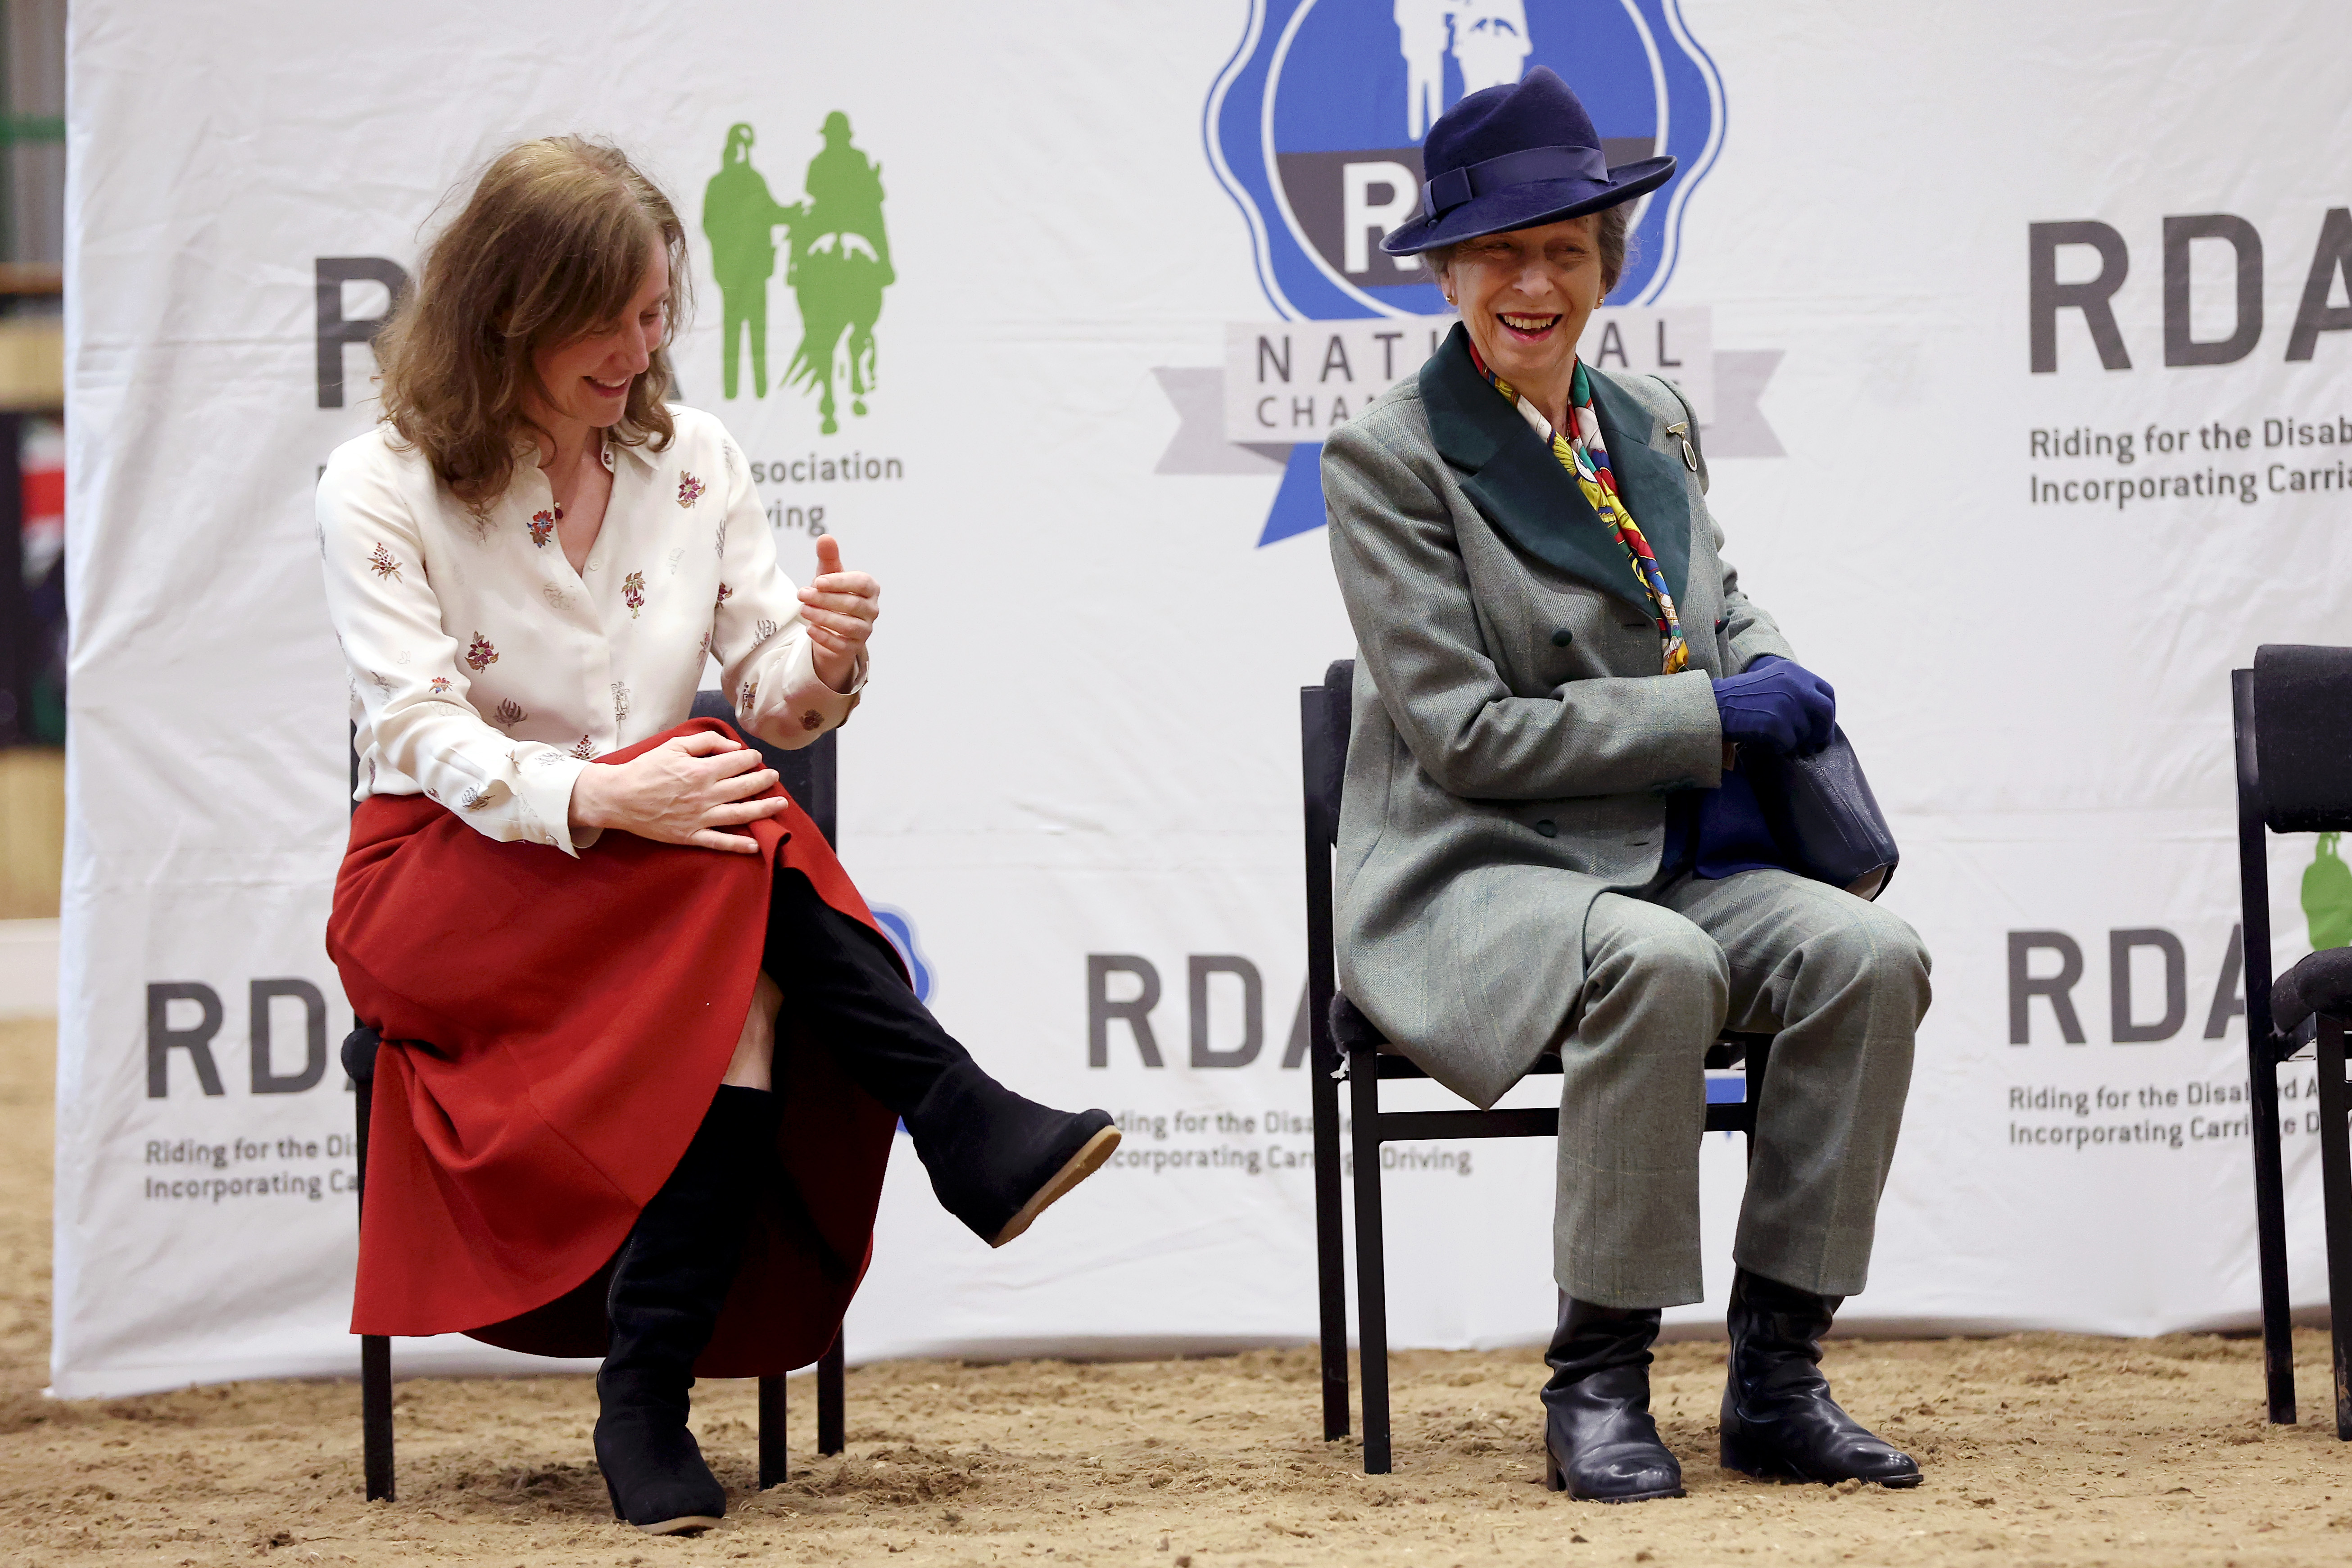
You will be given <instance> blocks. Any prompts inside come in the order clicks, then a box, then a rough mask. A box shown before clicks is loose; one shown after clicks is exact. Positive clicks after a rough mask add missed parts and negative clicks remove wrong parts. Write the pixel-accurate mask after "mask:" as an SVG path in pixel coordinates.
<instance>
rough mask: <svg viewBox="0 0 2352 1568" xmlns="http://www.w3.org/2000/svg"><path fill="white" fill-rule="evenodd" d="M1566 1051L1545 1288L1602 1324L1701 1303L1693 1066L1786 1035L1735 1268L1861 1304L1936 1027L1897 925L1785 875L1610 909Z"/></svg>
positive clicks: (1773, 1067) (1686, 882) (1699, 1106)
mask: <svg viewBox="0 0 2352 1568" xmlns="http://www.w3.org/2000/svg"><path fill="white" fill-rule="evenodd" d="M1584 963H1585V982H1584V990H1583V993H1582V994H1581V997H1580V1002H1581V1012H1580V1017H1579V1021H1578V1025H1577V1029H1576V1032H1575V1034H1574V1035H1573V1036H1571V1037H1570V1038H1569V1039H1568V1041H1567V1042H1566V1043H1565V1044H1563V1045H1562V1046H1561V1047H1560V1051H1559V1054H1560V1063H1561V1066H1562V1068H1563V1069H1564V1071H1563V1074H1562V1080H1561V1084H1560V1113H1559V1202H1558V1205H1557V1207H1556V1209H1555V1211H1554V1218H1553V1236H1552V1245H1553V1270H1554V1275H1555V1277H1556V1278H1557V1279H1558V1280H1559V1287H1560V1289H1563V1290H1565V1291H1567V1292H1568V1293H1569V1294H1570V1296H1573V1297H1575V1298H1577V1299H1578V1300H1584V1301H1591V1302H1593V1303H1595V1304H1596V1305H1599V1306H1604V1307H1672V1306H1677V1305H1680V1304H1682V1303H1684V1302H1687V1301H1696V1300H1701V1299H1702V1298H1703V1297H1704V1296H1705V1294H1706V1292H1705V1290H1704V1289H1702V1287H1701V1285H1700V1280H1699V1232H1698V1152H1699V1141H1700V1138H1701V1136H1702V1135H1703V1132H1704V1129H1705V1122H1706V1077H1705V1072H1704V1068H1703V1065H1702V1062H1703V1058H1704V1057H1705V1056H1706V1048H1707V1047H1708V1046H1710V1045H1711V1044H1713V1043H1714V1041H1715V1039H1716V1037H1717V1032H1718V1031H1719V1030H1721V1029H1724V1028H1727V1027H1728V1028H1732V1029H1745V1030H1758V1031H1762V1030H1770V1029H1777V1030H1778V1031H1779V1037H1778V1038H1777V1039H1775V1040H1774V1042H1773V1045H1772V1054H1771V1058H1770V1066H1769V1068H1767V1071H1766V1077H1765V1081H1764V1087H1763V1094H1762V1098H1761V1101H1760V1104H1759V1108H1758V1111H1757V1121H1756V1137H1755V1142H1754V1146H1753V1149H1752V1156H1753V1157H1752V1159H1751V1161H1750V1163H1749V1165H1748V1191H1747V1195H1746V1197H1745V1199H1744V1201H1743V1202H1742V1203H1741V1205H1740V1211H1739V1231H1738V1237H1737V1238H1736V1239H1735V1241H1734V1243H1733V1247H1732V1256H1733V1257H1734V1258H1736V1259H1737V1260H1738V1263H1739V1265H1740V1266H1741V1267H1742V1268H1748V1269H1750V1270H1752V1271H1754V1272H1755V1273H1758V1274H1761V1275H1763V1276H1765V1277H1766V1278H1768V1279H1777V1280H1779V1281H1780V1283H1782V1284H1784V1285H1793V1286H1796V1287H1798V1288H1799V1289H1806V1290H1811V1291H1816V1292H1818V1293H1820V1294H1822V1295H1825V1296H1851V1295H1853V1294H1854V1293H1856V1292H1858V1291H1859V1290H1861V1289H1862V1288H1863V1285H1864V1281H1865V1279H1867V1278H1868V1275H1869V1269H1870V1247H1871V1240H1872V1237H1873V1235H1874V1230H1875V1227H1876V1222H1877V1213H1878V1197H1879V1194H1880V1192H1881V1190H1882V1189H1884V1187H1885V1184H1886V1170H1887V1165H1888V1163H1890V1162H1891V1161H1892V1160H1893V1158H1894V1155H1895V1133H1896V1132H1897V1131H1898V1130H1899V1129H1900V1127H1901V1124H1902V1121H1903V1100H1904V1096H1905V1095H1906V1093H1907V1092H1908V1090H1909V1088H1910V1083H1911V1047H1912V1037H1913V1036H1914V1035H1915V1034H1916V1031H1917V1029H1918V1026H1919V1020H1920V1018H1921V1017H1922V1016H1925V1014H1926V1013H1927V1001H1928V992H1927V949H1926V948H1924V947H1923V946H1921V945H1920V942H1919V937H1918V933H1917V932H1916V931H1913V930H1912V929H1911V927H1910V926H1909V925H1908V924H1906V922H1905V921H1903V920H1902V919H1901V918H1900V917H1899V916H1896V915H1895V914H1893V913H1891V912H1889V911H1887V910H1882V909H1880V908H1879V907H1878V906H1876V905H1875V904H1870V903H1865V902H1864V901H1863V900H1860V899H1857V898H1854V897H1853V896H1852V895H1851V894H1848V893H1845V892H1843V891H1841V890H1840V889H1835V888H1832V887H1830V886H1828V885H1827V884H1825V883H1822V882H1815V881H1811V880H1808V879H1805V878H1802V877H1799V876H1796V875H1794V874H1793V873H1790V872H1787V871H1774V870H1767V871H1743V872H1740V873H1738V875H1736V876H1731V877H1727V878H1724V879H1721V880H1719V881H1702V880H1699V879H1696V878H1694V877H1690V876H1677V877H1675V878H1672V879H1667V880H1665V881H1664V882H1663V883H1662V884H1654V885H1653V886H1652V887H1650V888H1647V889H1643V891H1642V892H1641V893H1640V894H1639V895H1636V896H1627V895H1623V894H1618V893H1603V894H1601V897H1600V898H1599V899H1598V900H1595V901H1594V903H1593V905H1592V909H1591V913H1590V914H1589V915H1588V916H1587V917H1586V919H1585V925H1584Z"/></svg>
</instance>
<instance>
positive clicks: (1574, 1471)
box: [1543, 1298, 1683, 1502]
mask: <svg viewBox="0 0 2352 1568" xmlns="http://www.w3.org/2000/svg"><path fill="white" fill-rule="evenodd" d="M1657 1337H1658V1310H1657V1309H1656V1308H1654V1307H1652V1308H1648V1309H1643V1310H1630V1311H1618V1310H1612V1309H1611V1308H1607V1307H1596V1306H1593V1305H1592V1304H1591V1303H1590V1302H1588V1301H1579V1300H1574V1299H1573V1298H1570V1300H1569V1302H1568V1304H1567V1306H1566V1307H1565V1308H1563V1309H1562V1310H1561V1312H1560V1315H1559V1329H1558V1330H1556V1331H1554V1332H1553V1334H1552V1339H1551V1349H1550V1350H1549V1351H1547V1352H1544V1360H1545V1361H1546V1362H1547V1363H1549V1365H1550V1367H1551V1381H1550V1382H1549V1383H1548V1384H1544V1391H1543V1402H1544V1485H1545V1486H1547V1487H1549V1489H1552V1490H1553V1491H1556V1492H1557V1491H1565V1492H1567V1493H1568V1495H1569V1496H1570V1497H1572V1498H1577V1499H1580V1500H1583V1501H1586V1502H1643V1501H1646V1500H1649V1499H1652V1498H1666V1497H1680V1496H1682V1495H1683V1468H1682V1466H1680V1465H1679V1464H1677V1463H1675V1457H1674V1455H1673V1453H1672V1452H1671V1451H1669V1450H1668V1448H1667V1447H1666V1446H1665V1444H1664V1443H1662V1442H1660V1441H1659V1440H1658V1424H1657V1423H1656V1422H1655V1421H1654V1420H1652V1419H1651V1418H1650V1346H1651V1344H1652V1343H1653V1342H1655V1341H1656V1339H1657Z"/></svg>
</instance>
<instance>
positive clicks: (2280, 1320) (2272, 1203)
mask: <svg viewBox="0 0 2352 1568" xmlns="http://www.w3.org/2000/svg"><path fill="white" fill-rule="evenodd" d="M2248 973H2252V971H2251V970H2250V971H2249V972H2248ZM2252 1023H2253V1019H2252V1016H2251V1015H2250V1016H2248V1018H2247V1025H2248V1028H2247V1033H2248V1034H2249V1036H2252V1035H2253V1033H2254V1031H2253V1028H2252ZM2246 1055H2247V1058H2248V1060H2247V1069H2248V1085H2247V1087H2248V1092H2249V1094H2250V1095H2251V1097H2252V1101H2253V1106H2252V1110H2253V1114H2252V1118H2251V1121H2252V1134H2253V1136H2252V1138H2251V1139H2250V1140H2248V1142H2251V1143H2252V1145H2253V1156H2254V1241H2255V1250H2256V1253H2257V1256H2258V1261H2259V1271H2260V1274H2261V1278H2262V1286H2263V1383H2264V1385H2265V1389H2266V1392H2267V1393H2268V1395H2269V1404H2270V1418H2271V1421H2272V1422H2273V1425H2276V1426H2294V1418H2295V1411H2294V1321H2293V1320H2292V1319H2291V1318H2290V1317H2289V1316H2288V1312H2289V1308H2290V1302H2289V1300H2288V1299H2287V1284H2286V1176H2285V1173H2284V1168H2283V1167H2282V1166H2281V1165H2280V1163H2279V1093H2278V1063H2277V1062H2276V1061H2275V1060H2274V1059H2273V1058H2272V1056H2271V1047H2270V1042H2269V1041H2268V1040H2267V1039H2263V1038H2250V1039H2249V1040H2248V1041H2247V1043H2246Z"/></svg>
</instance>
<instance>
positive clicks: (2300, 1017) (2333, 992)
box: [2271, 947, 2352, 1035]
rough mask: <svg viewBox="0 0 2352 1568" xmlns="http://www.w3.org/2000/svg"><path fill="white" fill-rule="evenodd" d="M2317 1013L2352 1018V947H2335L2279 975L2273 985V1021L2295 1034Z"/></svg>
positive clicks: (2281, 1029)
mask: <svg viewBox="0 0 2352 1568" xmlns="http://www.w3.org/2000/svg"><path fill="white" fill-rule="evenodd" d="M2315 1013H2325V1014H2326V1015H2327V1016H2330V1017H2333V1018H2352V947H2331V948H2327V949H2325V950H2323V951H2321V952H2315V953H2313V954H2312V955H2311V956H2310V957H2309V958H2306V959H2305V960H2304V961H2303V962H2302V963H2298V964H2296V965H2295V966H2294V968H2292V969H2290V970H2288V971H2287V972H2286V973H2284V974H2282V975H2280V976H2279V977H2278V980H2277V982H2276V983H2275V984H2273V985H2272V986H2271V1023H2272V1024H2273V1026H2275V1027H2276V1028H2277V1029H2278V1030H2279V1032H2280V1033H2281V1034H2287V1035H2291V1034H2293V1033H2294V1032H2295V1031H2296V1030H2297V1029H2299V1028H2301V1027H2302V1026H2303V1022H2304V1020H2305V1019H2306V1018H2308V1017H2310V1016H2312V1015H2313V1014H2315Z"/></svg>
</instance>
